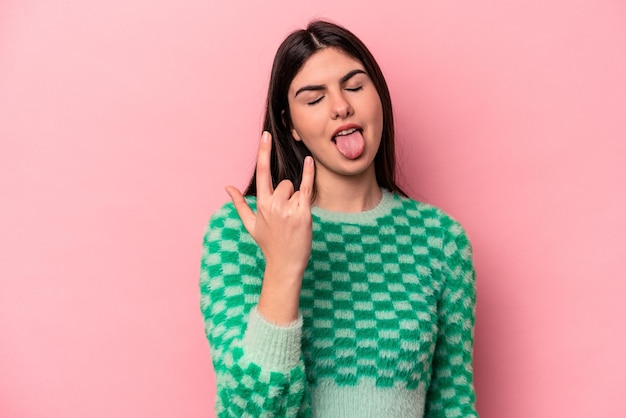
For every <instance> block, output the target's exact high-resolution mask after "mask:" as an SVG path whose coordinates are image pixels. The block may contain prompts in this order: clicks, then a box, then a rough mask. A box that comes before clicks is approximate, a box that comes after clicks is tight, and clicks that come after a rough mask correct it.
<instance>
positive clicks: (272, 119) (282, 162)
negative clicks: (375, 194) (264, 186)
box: [245, 20, 406, 196]
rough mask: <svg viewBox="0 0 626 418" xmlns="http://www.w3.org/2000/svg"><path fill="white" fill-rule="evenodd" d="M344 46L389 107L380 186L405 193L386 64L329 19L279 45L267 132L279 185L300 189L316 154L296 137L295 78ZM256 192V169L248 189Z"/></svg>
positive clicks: (378, 166)
mask: <svg viewBox="0 0 626 418" xmlns="http://www.w3.org/2000/svg"><path fill="white" fill-rule="evenodd" d="M327 47H334V48H338V49H340V50H342V51H344V52H345V53H347V54H348V55H350V56H352V57H354V58H355V59H357V60H359V61H360V62H361V63H362V64H363V66H364V67H365V71H366V72H367V74H368V75H369V77H370V79H371V80H372V82H373V84H374V86H375V87H376V90H377V91H378V95H379V97H380V101H381V104H382V109H383V132H382V137H381V142H380V146H379V148H378V152H377V153H376V156H375V157H374V166H375V171H376V181H377V182H378V185H379V186H381V187H384V188H385V189H388V190H390V191H393V192H397V193H399V194H401V195H403V196H406V193H405V192H404V191H403V190H402V189H401V188H400V187H399V186H398V185H397V184H396V173H395V171H396V170H395V168H396V167H395V166H396V156H395V137H394V126H393V111H392V107H391V97H390V96H389V88H388V87H387V82H386V81H385V77H383V73H382V72H381V70H380V67H379V66H378V64H377V63H376V60H375V59H374V57H373V56H372V54H371V53H370V51H369V50H368V49H367V47H366V46H365V45H364V44H363V42H361V40H360V39H359V38H357V37H356V36H355V35H354V34H353V33H352V32H350V31H349V30H347V29H345V28H343V27H341V26H339V25H336V24H334V23H330V22H326V21H321V20H317V21H313V22H311V23H309V25H308V26H307V28H306V29H301V30H297V31H295V32H292V33H291V34H290V35H289V36H287V38H286V39H285V40H284V41H283V43H282V44H281V45H280V47H278V51H277V52H276V56H275V57H274V64H273V66H272V75H271V78H270V85H269V90H268V93H267V104H266V110H265V120H264V123H263V130H266V131H268V132H270V133H271V134H272V153H271V157H270V162H271V173H272V182H273V184H274V187H276V186H277V185H278V183H280V182H281V181H282V180H285V179H288V180H291V182H292V183H293V185H294V188H295V190H298V189H299V188H300V182H301V181H302V168H303V164H304V157H306V156H307V155H311V153H310V152H309V150H308V149H307V148H306V146H305V145H304V143H303V142H302V141H296V140H295V139H294V138H293V136H292V135H291V129H290V127H291V115H290V112H289V102H288V96H287V93H288V91H289V86H290V85H291V82H292V81H293V79H294V77H295V76H296V74H297V73H298V71H300V68H301V67H302V66H303V65H304V63H305V62H306V60H307V59H309V57H310V56H311V55H313V54H315V53H316V52H317V51H319V50H320V49H322V48H327ZM245 194H246V195H247V196H256V170H255V172H254V174H253V175H252V178H251V179H250V183H249V184H248V187H247V189H246V191H245Z"/></svg>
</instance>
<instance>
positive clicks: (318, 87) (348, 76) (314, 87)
mask: <svg viewBox="0 0 626 418" xmlns="http://www.w3.org/2000/svg"><path fill="white" fill-rule="evenodd" d="M357 74H367V73H366V72H365V71H364V70H361V69H356V70H352V71H350V72H348V74H346V75H344V76H343V77H341V79H340V80H339V84H343V83H345V82H346V81H348V80H350V79H351V78H352V77H354V76H355V75H357ZM324 88H325V86H324V85H323V84H317V85H308V86H304V87H300V88H299V89H298V91H296V94H295V95H294V97H297V96H298V94H300V93H302V92H303V91H318V90H324Z"/></svg>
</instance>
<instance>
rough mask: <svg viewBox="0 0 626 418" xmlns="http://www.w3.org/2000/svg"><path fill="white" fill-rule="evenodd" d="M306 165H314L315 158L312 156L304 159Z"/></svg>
mask: <svg viewBox="0 0 626 418" xmlns="http://www.w3.org/2000/svg"><path fill="white" fill-rule="evenodd" d="M304 164H305V165H308V166H311V165H313V157H311V156H306V157H304Z"/></svg>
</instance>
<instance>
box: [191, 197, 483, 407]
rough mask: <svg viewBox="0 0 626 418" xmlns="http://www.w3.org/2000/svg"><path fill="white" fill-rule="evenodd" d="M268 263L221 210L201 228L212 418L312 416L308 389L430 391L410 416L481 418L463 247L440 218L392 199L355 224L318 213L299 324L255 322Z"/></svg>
mask: <svg viewBox="0 0 626 418" xmlns="http://www.w3.org/2000/svg"><path fill="white" fill-rule="evenodd" d="M249 202H250V203H251V205H252V206H254V198H249ZM264 267H265V265H264V260H263V255H262V253H261V252H260V250H259V248H258V246H257V245H256V243H254V241H253V240H252V239H251V237H250V236H249V234H248V233H247V232H245V229H244V228H243V226H242V224H241V221H240V220H239V217H238V215H237V213H236V211H235V210H234V208H233V207H232V205H231V204H227V205H225V206H224V207H223V208H222V209H220V210H219V211H218V212H216V214H215V215H214V216H213V217H212V219H211V222H210V225H209V228H208V230H207V234H206V236H205V243H204V253H203V261H202V272H201V295H202V301H201V303H202V311H203V314H204V318H205V322H206V331H207V336H208V338H209V342H210V346H211V350H212V351H211V355H212V359H213V362H214V366H215V371H216V375H217V384H218V398H217V402H216V410H217V412H218V415H219V416H238V417H239V416H310V415H311V414H313V415H316V414H315V411H314V410H313V411H312V408H311V405H310V394H311V392H312V391H315V390H316V388H318V387H320V385H322V383H325V382H326V383H328V382H332V384H334V385H336V386H337V387H338V388H341V387H357V386H359V385H360V384H364V383H365V382H367V383H368V385H369V386H372V385H373V386H374V387H375V388H377V389H376V390H400V389H401V390H415V391H416V392H422V393H423V392H426V401H425V405H421V406H420V407H419V408H416V409H415V410H422V409H425V415H426V416H433V417H439V416H441V417H457V416H458V417H471V416H477V415H476V412H475V407H474V403H475V402H474V390H473V384H472V366H471V361H472V346H473V325H474V305H475V289H474V270H473V268H472V262H471V248H470V244H469V241H468V240H467V237H466V235H465V233H464V231H463V229H462V228H461V226H460V225H459V224H458V223H457V222H455V221H454V220H452V219H451V218H450V217H448V216H447V215H445V214H444V213H443V212H441V211H440V210H438V209H436V208H434V207H432V206H429V205H425V204H422V203H419V202H416V201H414V200H411V199H407V198H403V197H400V196H397V195H393V194H391V193H388V192H385V193H384V197H383V202H381V204H380V205H379V207H378V208H376V210H373V211H369V212H364V213H361V214H354V216H351V217H350V216H347V215H346V214H341V216H338V215H337V214H333V213H330V212H326V211H322V210H314V214H313V247H312V251H311V259H310V262H309V265H308V266H307V269H306V272H305V276H304V278H303V284H302V291H301V297H300V312H301V315H302V325H301V326H300V325H299V324H296V325H294V326H293V327H290V328H289V329H287V330H285V329H275V328H277V327H273V326H272V325H270V324H267V323H265V322H264V321H262V320H260V321H259V320H257V319H254V318H255V317H254V315H255V311H254V307H255V306H256V303H257V301H258V296H259V293H260V289H261V284H262V280H261V278H262V276H263V270H264ZM253 319H254V320H253ZM258 335H262V338H263V339H262V340H260V339H259V338H261V337H258ZM260 341H262V343H260ZM277 347H278V348H277ZM416 399H417V397H416ZM363 402H364V403H365V404H367V403H368V402H371V399H368V397H367V396H364V398H363ZM335 409H336V410H338V411H340V410H341V405H336V406H335Z"/></svg>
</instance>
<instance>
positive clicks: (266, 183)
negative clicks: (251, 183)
mask: <svg viewBox="0 0 626 418" xmlns="http://www.w3.org/2000/svg"><path fill="white" fill-rule="evenodd" d="M271 152H272V141H271V135H270V133H269V132H267V131H263V135H261V143H260V144H259V154H258V156H257V161H256V193H257V196H265V195H271V194H272V192H273V191H274V187H273V186H272V173H271V171H270V165H271V163H270V155H271Z"/></svg>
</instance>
